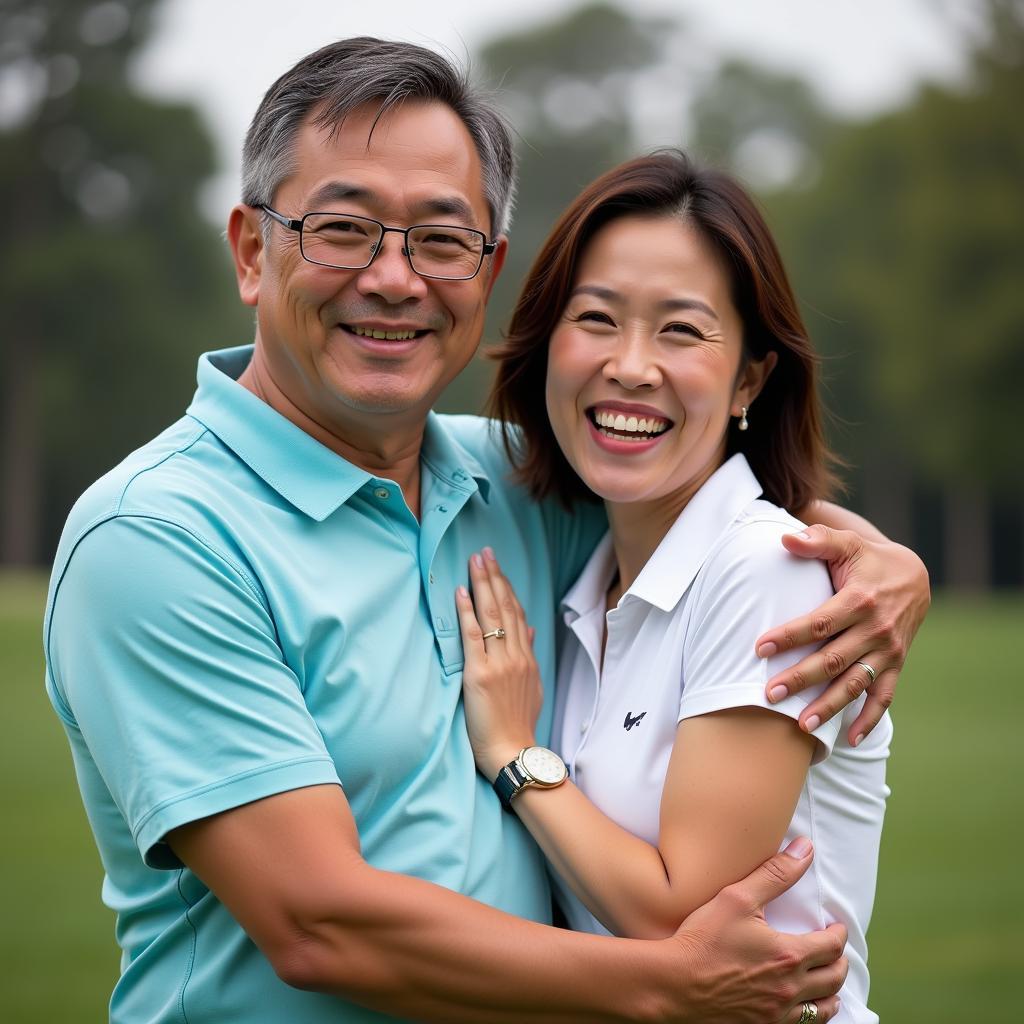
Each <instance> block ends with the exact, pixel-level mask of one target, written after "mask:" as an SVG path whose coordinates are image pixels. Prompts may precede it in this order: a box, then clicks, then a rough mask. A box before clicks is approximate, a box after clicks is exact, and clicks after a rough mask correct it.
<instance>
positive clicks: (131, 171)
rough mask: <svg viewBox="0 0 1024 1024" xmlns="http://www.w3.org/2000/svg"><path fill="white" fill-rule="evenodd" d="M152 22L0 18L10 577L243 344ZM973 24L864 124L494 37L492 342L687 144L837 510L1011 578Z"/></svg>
mask: <svg viewBox="0 0 1024 1024" xmlns="http://www.w3.org/2000/svg"><path fill="white" fill-rule="evenodd" d="M155 3H156V0H131V2H130V0H121V2H102V3H95V2H92V3H87V2H84V0H62V2H60V3H53V2H51V3H47V4H42V3H33V2H29V0H6V3H5V4H4V5H3V7H2V8H0V100H2V99H3V97H4V96H5V94H10V95H14V96H15V98H16V99H17V98H18V97H19V96H20V100H19V101H18V102H20V106H19V105H18V102H15V103H13V104H12V103H11V102H10V101H8V102H0V185H2V186H3V187H4V189H5V190H6V195H7V196H8V197H9V200H8V209H9V210H10V215H9V216H8V217H7V218H5V220H4V222H3V226H2V228H0V232H2V236H0V237H2V243H0V246H2V248H0V259H2V261H3V270H4V274H3V277H2V279H0V296H2V301H3V308H4V310H5V312H6V314H7V316H6V319H7V330H6V331H5V332H4V335H3V342H2V345H3V348H2V353H0V359H2V364H0V365H2V374H3V388H2V390H3V394H2V402H3V406H2V409H0V416H2V417H3V419H2V422H3V450H2V458H3V463H2V470H0V472H2V477H0V481H2V488H3V490H2V494H3V501H2V513H0V515H2V519H0V522H2V542H3V547H2V559H3V560H4V561H6V562H29V561H37V560H42V559H43V558H45V557H47V556H48V555H49V553H50V552H51V551H52V549H53V546H54V544H55V541H56V537H57V534H58V532H59V528H60V525H61V523H62V521H63V518H64V516H65V514H66V512H67V509H68V507H69V506H70V504H71V503H72V502H73V500H74V498H75V497H76V496H77V494H78V493H79V492H80V491H81V490H82V489H83V487H85V486H86V485H87V484H88V483H89V482H90V481H91V480H92V479H94V478H95V477H96V476H97V475H98V474H99V473H101V472H102V471H103V470H105V469H106V468H107V467H109V466H110V465H112V464H113V463H114V462H116V461H117V460H118V459H119V458H120V457H121V456H122V455H123V454H125V453H126V452H127V451H129V450H130V449H131V448H132V447H134V446H135V445H137V444H138V443H140V442H142V441H144V440H145V439H146V438H148V437H149V436H151V435H152V434H153V433H155V432H156V431H157V430H159V429H160V428H161V427H162V426H163V425H164V424H165V423H167V422H169V421H170V420H172V419H173V418H175V417H176V416H177V415H179V414H180V412H181V409H182V408H183V406H184V404H185V402H186V401H187V398H188V395H189V394H190V391H191V388H192V374H193V368H194V357H195V355H196V353H197V352H199V351H201V350H203V349H206V348H210V347H216V346H219V345H223V344H231V343H234V342H236V341H239V340H247V339H248V338H249V337H250V336H251V327H249V326H248V324H247V322H246V321H247V317H246V314H245V312H244V311H243V310H242V309H241V308H240V307H239V304H238V302H237V299H236V297H235V292H234V288H233V281H232V277H231V272H230V269H229V268H228V265H227V261H226V256H225V253H224V247H223V243H222V242H220V240H219V239H218V238H217V234H216V232H215V231H214V230H213V229H211V228H209V227H208V226H207V225H206V224H205V222H204V221H203V220H202V218H201V217H200V216H199V214H198V212H197V208H196V193H197V189H198V188H199V186H200V185H201V184H202V183H203V181H204V180H205V179H206V178H207V177H208V176H209V175H210V174H211V173H212V171H213V156H212V148H211V145H210V142H209V139H208V138H207V136H206V134H205V132H204V130H203V127H202V125H201V123H200V121H199V119H198V117H197V115H196V114H195V112H194V111H193V110H191V109H189V108H187V107H185V106H182V105H180V104H166V103H158V102H155V101H153V100H151V99H147V98H143V97H140V96H139V95H138V94H137V93H136V92H135V91H134V90H133V89H132V87H131V85H130V79H129V76H128V68H129V66H130V57H131V55H132V53H133V52H134V51H135V50H136V49H137V48H138V46H139V45H140V44H141V43H142V42H143V41H144V39H145V38H146V36H147V33H148V32H149V31H150V26H151V18H152V11H153V8H154V6H155ZM985 10H986V13H987V20H988V32H987V34H985V35H984V36H979V37H978V38H977V39H976V40H975V41H974V42H973V43H972V44H971V45H972V47H973V53H972V56H971V73H970V79H969V81H968V82H966V83H965V84H964V85H962V86H961V87H954V86H942V87H940V86H935V85H931V86H927V87H923V88H921V89H920V90H919V91H918V93H917V94H916V95H915V96H914V97H913V98H912V99H911V100H910V101H909V102H907V103H906V104H905V105H904V106H903V107H901V108H900V109H899V110H896V111H894V112H892V113H888V114H885V115H883V116H876V117H871V118H867V119H863V120H860V121H849V120H844V119H843V118H841V117H839V116H838V115H836V114H835V113H834V112H832V111H831V110H829V109H828V108H827V107H826V106H825V105H824V104H823V103H822V101H821V100H820V99H819V97H818V96H817V95H816V93H815V92H814V90H813V88H812V87H811V85H810V84H808V83H807V82H806V81H804V80H802V79H801V78H799V77H797V76H793V75H790V76H787V75H783V74H779V73H777V72H774V71H768V70H765V69H764V68H761V67H759V66H757V65H755V64H752V63H750V62H749V61H741V60H737V59H729V60H725V61H719V60H718V59H717V57H715V56H714V55H709V54H708V52H707V47H706V44H702V43H695V41H694V38H693V37H692V35H691V34H690V33H689V31H688V29H687V27H686V26H685V25H683V24H680V23H679V22H677V21H676V20H674V19H669V18H667V17H640V16H634V15H631V14H627V13H626V12H625V11H623V10H621V9H619V8H616V7H614V6H609V5H607V4H594V5H591V6H587V7H582V8H580V9H578V10H576V11H575V12H573V13H571V14H569V15H567V16H564V17H561V18H559V19H556V20H553V21H550V22H547V23H544V24H540V25H537V26H534V27H531V28H529V29H527V30H524V31H522V32H519V33H515V34H511V35H507V36H504V37H502V38H500V39H495V40H494V41H492V42H491V43H489V44H488V45H486V46H485V47H483V48H482V50H481V51H480V53H479V54H478V55H477V59H476V67H475V72H476V73H477V75H478V76H479V77H481V78H482V79H484V80H487V81H490V82H492V83H495V84H496V85H497V86H498V89H499V99H500V101H501V102H502V103H504V104H505V106H506V108H507V111H508V115H509V118H510V120H511V121H512V123H513V125H514V126H515V128H516V130H517V132H518V134H519V145H518V152H519V158H520V166H521V185H520V191H519V202H518V205H517V214H516V221H515V227H514V231H513V246H512V250H511V253H510V258H509V262H508V265H507V268H506V271H505V273H504V275H503V277H502V279H501V281H499V284H498V288H497V289H496V293H495V297H494V301H493V302H492V309H491V316H490V319H489V335H490V336H491V337H496V336H497V335H498V333H499V331H500V329H501V326H502V325H503V323H504V322H505V320H506V319H507V316H508V312H509V310H510V308H511V305H512V303H513V302H514V298H515V294H516V291H517V289H518V286H519V283H520V282H521V280H522V277H523V275H524V274H525V271H526V269H527V267H528V264H529V260H530V257H531V255H532V254H533V253H534V252H536V250H537V248H538V246H539V244H540V242H541V241H542V239H543V238H544V236H545V235H546V233H547V231H548V229H549V228H550V226H551V224H552V223H553V221H554V219H555V217H556V216H557V214H558V213H559V211H560V210H561V209H562V208H563V207H564V206H565V205H566V203H568V202H569V200H570V199H571V198H572V197H573V196H574V195H575V194H576V193H577V192H578V191H579V189H580V188H581V187H582V186H583V185H585V184H586V183H587V182H588V181H590V180H591V179H592V178H593V177H595V176H596V175H597V174H598V173H600V172H601V171H602V170H604V169H606V168H607V167H609V166H610V165H612V164H613V163H615V162H617V161H619V160H622V159H625V158H627V157H629V156H632V155H634V154H635V153H637V152H639V151H642V150H644V149H648V148H650V146H651V140H652V139H656V140H657V141H658V143H660V144H675V145H682V146H683V147H684V148H686V149H688V150H690V151H691V152H692V153H694V154H695V155H697V156H699V157H703V158H705V159H709V160H711V161H712V162H715V163H718V164H721V165H723V166H726V167H728V168H730V169H732V170H733V171H734V172H735V173H737V174H738V175H739V176H740V177H741V178H743V179H744V180H746V181H747V182H748V183H749V184H751V186H752V187H753V188H754V189H755V190H756V191H757V192H758V193H759V195H760V197H761V199H762V201H763V203H764V205H765V207H766V209H767V212H768V215H769V221H770V223H771V224H772V226H773V228H774V229H775V231H776V233H777V236H778V238H779V240H780V243H781V246H782V249H783V253H784V255H785V256H786V259H787V264H788V266H789V268H790V271H791V274H792V277H793V280H794V283H795V286H796V290H797V293H798V295H799V296H800V297H801V298H802V300H803V302H804V307H805V314H806V316H807V320H808V324H809V327H810V329H811V332H812V335H813V337H814V338H815V341H816V344H817V346H818V348H819V349H820V351H821V352H822V353H823V356H824V358H825V370H826V377H827V383H828V390H827V395H826V398H827V403H828V405H829V406H830V408H831V409H832V410H833V412H834V413H835V414H836V416H835V425H834V429H833V441H834V443H835V446H836V447H837V448H838V449H839V451H841V452H842V453H843V454H844V455H845V456H846V457H847V458H848V459H849V460H850V462H851V464H852V467H853V468H852V470H851V473H850V474H849V480H850V484H851V495H850V503H851V504H852V505H853V506H854V507H858V508H860V509H862V510H863V511H865V512H866V513H867V514H868V515H869V516H870V517H871V518H873V519H874V520H875V521H876V522H877V523H878V524H879V526H881V527H882V528H883V529H886V530H887V531H888V532H890V533H891V534H892V535H893V536H896V537H897V538H899V539H902V540H905V541H908V542H910V543H911V544H912V545H913V546H915V547H916V548H917V549H918V550H919V551H921V552H922V553H923V554H924V555H925V558H926V561H928V563H929V565H930V567H931V568H932V570H933V573H934V575H935V576H936V578H937V579H938V580H939V581H948V582H951V583H954V584H958V585H963V586H980V585H986V584H988V583H991V582H995V583H1003V584H1014V585H1020V584H1021V583H1022V582H1024V542H1022V522H1024V493H1022V492H1024V475H1022V473H1021V469H1020V459H1019V457H1017V456H1015V455H1014V454H1013V451H1012V448H1011V442H1010V439H1011V438H1012V436H1013V429H1014V426H1015V424H1014V422H1013V417H1014V415H1015V413H1016V403H1015V387H1016V386H1017V385H1018V384H1019V383H1020V382H1021V381H1022V380H1024V344H1022V343H1021V337H1020V336H1021V334H1022V331H1024V288H1022V287H1021V282H1022V280H1024V274H1022V270H1024V266H1022V262H1024V248H1022V245H1021V237H1022V229H1024V189H1022V182H1024V127H1022V125H1024V121H1022V119H1021V118H1020V116H1019V114H1018V113H1016V107H1017V106H1018V105H1019V97H1021V96H1022V95H1024V89H1022V85H1024V82H1022V77H1024V72H1022V67H1024V61H1022V57H1024V7H1022V4H1021V3H1020V2H1019V0H986V2H985ZM10 83H15V85H17V88H13V89H12V86H11V84H10ZM19 90H20V92H19ZM12 110H13V113H12ZM488 379H489V367H488V365H487V363H486V361H485V360H480V361H478V362H477V363H476V364H474V366H473V367H472V368H471V370H470V371H469V372H468V373H467V374H465V375H464V376H463V377H462V378H460V380H459V381H457V382H456V383H455V384H454V385H453V386H452V387H451V388H450V389H449V391H448V392H447V393H446V395H445V396H444V398H443V400H442V408H447V409H459V410H467V409H468V410H470V411H477V410H479V409H480V407H481V406H482V403H483V399H484V397H485V395H486V389H487V382H488Z"/></svg>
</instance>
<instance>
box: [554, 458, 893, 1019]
mask: <svg viewBox="0 0 1024 1024" xmlns="http://www.w3.org/2000/svg"><path fill="white" fill-rule="evenodd" d="M760 494H761V487H760V484H758V482H757V480H756V478H755V477H754V475H753V473H752V472H751V470H750V467H749V465H748V463H747V461H746V459H745V458H744V457H743V456H742V455H735V456H733V457H732V458H731V459H730V460H729V461H728V462H726V463H725V464H724V465H723V466H722V467H721V468H719V469H718V470H717V471H716V472H715V474H714V475H713V476H712V477H711V478H710V479H709V480H708V481H707V483H706V484H705V485H704V486H703V487H702V488H701V489H700V491H698V493H697V494H696V495H694V497H693V498H692V499H691V500H690V503H689V504H688V505H687V506H686V508H685V509H684V510H683V512H682V513H681V515H680V516H679V518H678V519H677V520H676V522H675V523H674V524H673V526H672V528H671V529H670V530H669V532H668V534H666V536H665V538H664V540H662V542H661V544H660V545H659V546H658V549H657V550H656V551H655V553H654V555H653V556H652V557H651V560H650V561H649V562H648V563H647V565H646V566H644V569H643V571H642V572H641V573H640V575H639V576H638V577H637V579H636V580H635V581H634V583H633V585H632V586H631V587H630V588H629V589H628V590H627V591H626V593H625V594H623V595H622V597H621V599H620V600H619V602H618V605H617V606H616V607H615V608H613V609H612V610H611V611H609V612H607V614H606V613H605V601H606V594H607V591H608V587H609V586H610V585H611V583H612V580H613V578H614V575H615V569H616V564H615V553H614V550H613V548H612V543H611V537H610V535H608V536H606V537H605V538H604V540H603V541H602V542H601V544H600V545H599V546H598V548H597V550H596V551H595V552H594V554H593V555H592V556H591V558H590V561H589V562H588V563H587V566H586V568H585V569H584V570H583V573H582V574H581V575H580V577H579V579H578V580H577V581H576V583H575V585H574V586H573V587H572V589H571V590H570V591H569V593H568V594H567V595H566V597H565V598H564V599H563V602H562V607H563V612H564V622H565V626H566V629H565V632H564V635H563V638H562V639H563V645H562V654H561V661H560V666H559V676H558V698H557V703H556V708H555V723H554V731H553V734H552V736H553V742H554V744H555V748H556V749H557V750H559V752H560V753H561V754H562V756H563V757H564V758H565V760H566V763H567V765H568V766H569V772H570V776H571V778H572V779H573V781H574V782H575V783H576V785H577V786H579V788H580V789H581V790H582V791H583V792H584V793H585V794H586V795H587V796H588V797H589V799H590V800H591V801H592V802H593V803H594V804H596V805H597V806H598V807H599V808H600V809H601V810H602V811H603V812H604V813H605V814H607V815H608V816H609V817H610V818H612V819H613V820H614V821H616V822H618V824H620V825H621V826H623V827H624V828H627V829H629V831H630V832H632V833H634V834H635V835H637V836H640V837H641V838H643V839H645V840H647V841H648V842H650V843H652V844H657V842H658V826H659V811H660V804H661V795H662V790H663V788H664V782H665V774H666V771H667V770H668V762H669V757H670V755H671V753H672V746H673V744H674V742H675V738H676V727H677V725H678V723H679V722H680V721H682V720H683V719H684V718H690V717H693V716H695V715H703V714H708V713H710V712H712V711H720V710H723V709H725V708H733V707H747V706H752V705H753V706H758V707H765V708H770V709H771V710H773V711H776V712H778V713H779V714H783V715H788V716H790V717H791V718H793V719H796V718H798V717H799V715H800V712H801V711H802V710H803V708H804V707H805V706H806V705H807V704H808V703H810V701H811V700H813V699H814V697H816V696H817V695H818V693H820V692H821V689H823V688H817V689H813V690H810V691H808V692H806V693H803V694H799V695H796V696H792V697H789V698H787V699H786V700H785V701H783V702H781V703H780V704H776V705H770V704H769V703H768V702H767V700H766V699H765V683H766V682H767V681H768V679H769V678H771V676H772V675H774V674H775V673H776V672H778V671H779V670H781V669H782V668H784V667H786V666H788V665H792V664H795V663H796V662H797V661H798V660H799V659H800V658H801V657H802V656H803V655H804V654H805V653H806V649H804V650H802V651H791V652H788V653H786V654H781V655H778V656H777V657H774V658H770V659H768V660H763V659H760V658H758V657H757V656H756V655H755V653H754V642H755V641H756V639H757V637H758V636H760V635H761V633H763V632H764V631H765V630H767V629H769V628H770V627H772V626H777V625H780V624H781V623H783V622H786V621H787V620H789V619H791V618H793V617H795V616H797V615H802V614H805V613H806V612H808V611H811V610H812V609H814V608H816V607H817V606H818V605H820V604H821V603H822V602H823V601H825V600H826V599H827V598H828V597H829V596H830V595H831V593H832V585H831V582H830V580H829V576H828V571H827V569H826V567H825V566H824V565H823V564H822V563H821V562H818V561H815V560H813V559H801V558H796V557H794V556H792V555H790V554H789V553H788V552H787V551H786V550H785V548H783V546H782V544H781V541H780V538H781V537H782V535H783V534H784V533H789V532H792V531H793V530H796V529H800V528H801V526H802V525H803V524H801V523H799V522H798V520H796V519H794V518H793V517H792V516H790V515H789V514H788V513H787V512H785V511H784V510H782V509H780V508H778V507H777V506H775V505H772V504H770V503H769V502H767V501H762V500H759V496H760ZM606 627H607V636H608V639H607V645H606V648H605V652H604V665H603V668H602V667H601V647H602V640H603V637H604V631H605V628H606ZM863 700H864V698H863V697H862V698H861V699H860V700H858V701H856V702H855V703H854V704H853V705H851V706H850V707H849V708H847V710H846V711H845V712H844V713H843V714H842V715H838V716H836V717H835V718H833V719H832V720H831V721H830V722H827V723H826V724H824V725H823V726H821V727H820V728H819V729H817V730H816V731H815V733H814V735H815V736H816V737H817V739H818V741H819V744H818V750H817V753H816V755H815V758H814V761H815V763H814V764H813V765H812V766H811V768H810V770H809V772H808V775H807V781H806V782H805V784H804V787H803V790H802V792H801V794H800V799H799V802H798V804H797V808H796V812H795V814H794V815H793V819H792V821H791V823H790V826H789V828H788V829H787V833H786V838H785V841H784V843H783V845H785V844H786V843H788V842H789V841H790V840H791V839H793V838H794V837H796V836H797V835H806V836H809V837H810V838H811V839H812V840H813V842H814V847H815V857H814V862H813V864H812V865H811V868H810V869H809V870H808V872H807V874H805V875H804V877H803V878H802V879H801V880H800V881H799V882H798V883H797V884H796V885H795V886H793V887H792V888H791V889H790V890H788V891H787V892H786V893H784V894H783V895H782V896H781V897H779V899H777V900H775V901H774V902H772V903H771V904H770V905H769V906H768V908H767V911H766V916H767V918H768V921H769V923H771V924H772V926H773V927H775V928H777V929H778V930H780V931H784V932H805V931H810V930H813V929H816V928H821V927H824V926H825V925H827V924H829V923H830V922H833V921H842V922H844V923H845V924H846V925H847V928H848V929H849V944H848V946H847V950H846V953H847V956H848V957H849V960H850V973H849V977H848V978H847V981H846V984H845V986H844V987H843V990H842V993H841V996H842V1004H843V1005H842V1010H841V1012H840V1015H839V1016H838V1017H837V1018H836V1020H837V1021H843V1022H856V1024H869V1022H871V1024H873V1022H875V1021H877V1020H878V1017H877V1016H876V1015H875V1014H874V1013H873V1012H871V1011H870V1010H869V1009H868V1008H867V994H868V972H867V946H866V943H865V933H866V932H867V927H868V921H869V919H870V916H871V905H872V903H873V901H874V895H875V877H876V871H877V864H878V845H879V839H880V837H881V832H882V817H883V813H884V810H885V800H886V797H888V795H889V789H888V787H887V786H886V784H885V760H886V758H887V757H888V754H889V742H890V739H891V736H892V725H891V722H890V720H889V716H888V715H886V716H885V717H884V718H883V719H882V721H881V723H880V724H879V725H878V726H877V727H876V728H875V729H874V731H873V732H872V733H870V734H869V735H868V736H867V737H866V738H865V739H864V740H863V741H862V743H861V745H860V746H859V747H857V748H854V747H851V746H850V744H849V743H848V742H847V740H846V732H847V729H848V727H849V726H850V724H851V723H852V722H853V719H854V718H855V717H856V715H857V713H858V712H859V710H860V707H861V706H862V704H863ZM558 889H559V899H560V903H561V904H562V907H563V909H564V910H565V912H566V916H567V918H568V920H569V924H570V925H571V926H572V927H573V928H574V929H576V930H578V931H589V932H598V933H603V934H607V931H606V930H605V929H604V928H603V927H602V925H601V924H600V923H599V922H598V921H597V919H596V918H595V917H594V916H593V915H592V914H591V913H590V912H589V911H588V910H587V909H586V907H584V906H583V904H582V903H580V901H579V900H578V899H577V898H576V897H575V896H574V895H573V894H572V893H571V892H570V891H569V889H568V887H566V886H565V885H563V884H561V883H560V882H559V884H558Z"/></svg>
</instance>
